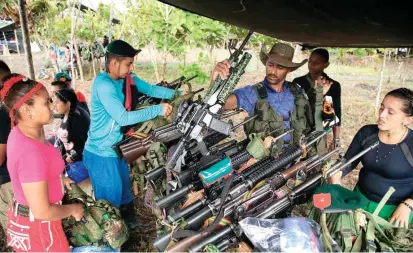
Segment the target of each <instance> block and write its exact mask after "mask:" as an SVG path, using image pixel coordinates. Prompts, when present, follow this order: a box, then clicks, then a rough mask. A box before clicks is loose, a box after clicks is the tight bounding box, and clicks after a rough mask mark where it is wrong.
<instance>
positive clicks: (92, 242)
mask: <svg viewBox="0 0 413 253" xmlns="http://www.w3.org/2000/svg"><path fill="white" fill-rule="evenodd" d="M70 186H71V187H72V190H68V191H67V193H66V195H65V198H64V200H63V202H64V203H65V204H74V203H80V204H83V205H84V206H85V214H84V217H83V218H82V220H81V221H76V220H75V219H74V218H73V217H72V216H70V217H68V218H65V219H63V220H62V225H63V230H64V232H65V234H66V236H67V238H68V241H69V243H70V244H71V245H72V246H74V247H81V246H97V247H101V248H104V247H111V248H114V249H118V248H120V247H121V246H122V245H123V244H124V243H125V242H126V241H127V240H128V239H129V230H128V227H127V225H126V223H125V222H124V221H123V219H122V218H121V214H120V211H119V209H118V208H116V207H115V206H113V205H112V204H111V203H110V202H108V201H106V200H98V201H95V200H93V199H92V197H90V196H88V195H87V194H86V193H85V192H84V191H83V190H82V189H80V187H79V186H78V185H76V184H71V185H70Z"/></svg>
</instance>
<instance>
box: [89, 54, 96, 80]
mask: <svg viewBox="0 0 413 253" xmlns="http://www.w3.org/2000/svg"><path fill="white" fill-rule="evenodd" d="M89 50H90V52H93V50H92V48H90V49H89ZM91 56H92V68H93V76H96V67H95V56H94V54H93V53H91Z"/></svg>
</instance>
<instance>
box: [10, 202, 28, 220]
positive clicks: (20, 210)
mask: <svg viewBox="0 0 413 253" xmlns="http://www.w3.org/2000/svg"><path fill="white" fill-rule="evenodd" d="M16 206H17V214H18V215H20V216H24V217H30V209H29V207H28V206H23V205H20V204H19V203H17V202H16V201H14V202H13V211H14V212H16Z"/></svg>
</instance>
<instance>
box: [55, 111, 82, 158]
mask: <svg viewBox="0 0 413 253" xmlns="http://www.w3.org/2000/svg"><path fill="white" fill-rule="evenodd" d="M71 122H72V123H71ZM69 124H72V125H71V128H70V127H69ZM89 125H90V117H89V115H88V114H87V112H86V111H85V110H84V109H82V108H77V109H76V110H75V112H74V113H73V115H72V116H71V117H70V118H69V119H68V120H64V119H62V123H61V124H60V127H59V129H58V130H57V133H56V136H57V137H58V138H59V140H60V141H59V142H58V147H59V150H60V152H61V154H62V156H63V157H64V158H66V156H68V155H69V156H71V159H72V161H73V162H76V161H82V159H83V155H82V153H83V149H84V147H85V143H86V140H87V132H88V131H89Z"/></svg>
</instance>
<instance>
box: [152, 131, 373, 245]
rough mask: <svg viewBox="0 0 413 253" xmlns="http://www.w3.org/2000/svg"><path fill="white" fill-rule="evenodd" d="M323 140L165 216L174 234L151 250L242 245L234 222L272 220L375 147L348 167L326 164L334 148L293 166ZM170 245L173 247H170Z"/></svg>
mask: <svg viewBox="0 0 413 253" xmlns="http://www.w3.org/2000/svg"><path fill="white" fill-rule="evenodd" d="M324 134H325V133H314V134H312V136H309V137H307V138H306V140H305V141H304V143H302V144H303V145H301V146H300V145H298V146H296V145H291V146H289V147H286V148H285V149H284V150H283V151H281V153H280V154H278V155H277V156H275V157H269V158H267V159H263V160H261V161H259V162H258V163H257V164H255V165H253V166H252V167H251V168H249V169H248V170H246V173H241V174H235V175H233V176H232V178H233V179H231V177H230V178H229V179H228V180H227V182H226V184H224V185H222V184H218V185H216V187H214V188H215V189H214V190H215V191H217V193H218V194H215V195H208V194H207V193H205V194H204V198H203V199H202V200H201V201H197V202H195V203H193V204H192V205H190V206H188V207H187V208H185V209H183V210H181V211H180V212H178V213H175V214H174V215H173V216H169V217H168V221H169V222H170V223H171V224H173V227H176V228H175V229H174V230H172V231H171V232H170V233H168V234H165V235H163V236H161V237H158V238H157V239H156V240H155V242H154V246H155V249H156V250H158V251H165V250H166V251H168V252H186V251H189V252H199V251H202V250H204V249H205V247H206V246H207V245H209V244H213V245H215V246H216V247H217V248H218V249H219V250H220V251H223V250H226V249H229V248H231V247H234V246H235V245H237V244H239V243H240V242H241V241H245V240H247V239H246V238H245V237H244V236H243V233H242V231H241V229H240V226H239V225H238V223H239V221H241V220H243V219H244V218H246V217H257V218H262V219H267V218H273V217H276V216H277V215H278V214H280V213H282V212H284V211H286V210H287V209H288V208H290V207H292V206H294V205H296V204H298V203H300V202H302V201H303V200H304V201H306V200H308V199H309V197H310V196H311V192H312V190H313V189H314V188H316V187H317V186H318V185H320V183H321V182H322V180H323V179H326V178H329V177H331V176H332V175H334V174H335V173H337V172H338V171H341V170H343V169H345V168H347V167H348V166H350V165H351V164H352V163H353V162H354V161H355V160H357V159H359V158H360V157H361V156H363V155H364V154H365V153H367V152H369V151H370V150H372V149H374V148H375V147H376V146H377V145H378V144H377V143H376V144H374V145H372V146H370V147H368V148H366V149H365V150H363V151H362V152H360V153H359V154H357V155H355V156H353V157H352V158H351V159H349V160H348V161H347V160H345V159H344V157H343V156H341V157H340V158H339V159H337V160H335V162H334V163H333V162H331V161H330V162H327V161H329V160H330V158H331V157H332V156H333V155H334V154H336V153H338V152H339V149H338V148H337V149H335V150H333V151H331V152H329V153H327V154H325V155H323V156H318V155H315V156H313V157H310V158H308V159H306V160H304V161H300V162H297V163H294V160H296V159H297V158H298V157H300V156H301V154H302V153H303V152H306V148H307V147H308V146H310V145H312V144H313V143H314V142H316V141H317V140H319V139H320V138H321V137H322V136H323V135H324ZM326 165H327V166H326ZM293 178H296V182H295V184H293V185H291V184H288V180H290V179H293ZM206 192H208V191H206ZM214 196H218V197H217V198H214ZM174 201H175V200H174ZM208 221H209V222H210V224H208ZM211 222H212V224H211ZM205 225H207V226H205ZM171 240H174V241H175V242H172V243H171Z"/></svg>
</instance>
